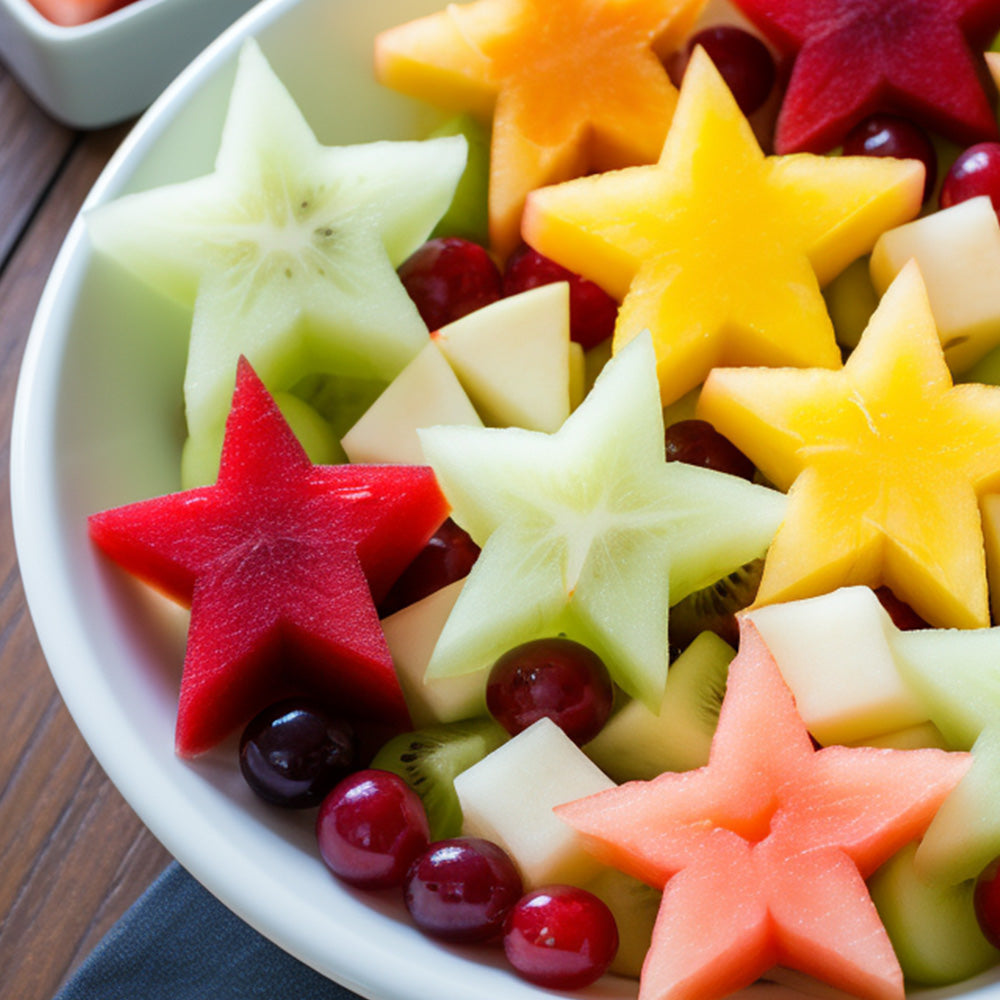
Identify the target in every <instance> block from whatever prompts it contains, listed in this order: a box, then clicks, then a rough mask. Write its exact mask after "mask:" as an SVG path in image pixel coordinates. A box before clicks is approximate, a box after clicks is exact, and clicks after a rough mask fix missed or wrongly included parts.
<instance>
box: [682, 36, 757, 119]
mask: <svg viewBox="0 0 1000 1000" xmlns="http://www.w3.org/2000/svg"><path fill="white" fill-rule="evenodd" d="M698 45H700V46H701V47H702V48H703V49H704V50H705V51H706V52H707V53H708V56H709V58H710V59H711V60H712V62H713V63H715V68H716V69H717V70H718V71H719V73H720V74H721V76H722V79H723V80H725V81H726V86H727V87H729V89H730V90H731V91H732V94H733V97H734V98H735V100H736V103H737V104H738V105H739V107H740V111H742V112H743V114H745V115H750V114H753V113H754V112H755V111H756V110H757V109H758V108H760V107H761V106H762V105H763V104H764V102H765V101H766V100H767V99H768V97H769V96H770V94H771V90H772V88H773V87H774V77H775V68H774V58H773V57H772V56H771V52H770V50H769V49H768V47H767V46H766V45H765V44H764V43H763V42H762V41H761V40H760V39H759V38H758V37H757V36H756V35H751V34H750V32H749V31H744V30H743V29H742V28H737V27H736V26H735V25H732V24H720V25H717V26H716V27H712V28H705V29H704V30H702V31H699V32H698V33H697V34H696V35H693V36H692V37H691V40H690V41H689V42H688V52H689V53H690V52H693V51H694V50H695V47H696V46H698Z"/></svg>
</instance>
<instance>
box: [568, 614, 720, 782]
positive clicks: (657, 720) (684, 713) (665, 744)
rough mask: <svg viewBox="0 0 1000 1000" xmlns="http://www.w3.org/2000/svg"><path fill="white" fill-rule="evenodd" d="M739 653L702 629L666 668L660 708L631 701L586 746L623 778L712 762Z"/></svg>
mask: <svg viewBox="0 0 1000 1000" xmlns="http://www.w3.org/2000/svg"><path fill="white" fill-rule="evenodd" d="M735 655H736V654H735V651H734V650H733V649H732V647H731V646H730V645H729V644H728V643H726V642H724V641H723V640H722V639H720V638H719V637H718V636H717V635H716V634H715V633H714V632H702V633H701V635H699V636H698V637H697V638H696V639H695V640H694V642H692V643H691V645H690V646H688V648H687V649H685V650H684V652H683V653H681V655H680V656H679V657H678V658H677V659H676V660H675V661H674V663H672V664H671V666H670V669H669V670H668V671H667V684H666V687H665V688H664V692H663V703H662V704H661V706H660V711H659V714H654V713H653V712H651V711H650V710H649V709H648V708H647V707H646V706H645V705H644V704H643V703H642V702H641V701H630V702H628V703H627V704H626V705H624V706H623V707H622V708H621V709H619V710H618V711H617V712H615V714H614V715H613V716H612V717H611V718H610V719H609V720H608V721H607V722H606V723H605V725H604V728H603V729H602V730H601V731H600V732H599V733H598V734H597V736H596V737H595V738H594V739H592V740H591V741H590V742H589V743H588V744H587V745H586V746H585V747H584V751H585V752H586V754H587V756H588V757H590V759H591V760H592V761H594V763H595V764H597V765H598V767H600V768H601V770H602V771H604V772H605V773H606V774H608V775H609V776H610V777H612V778H614V780H615V781H618V782H622V781H633V780H635V779H641V780H643V781H649V780H651V779H652V778H655V777H656V776H657V775H659V774H662V773H663V772H664V771H688V770H690V769H691V768H694V767H701V766H702V765H703V764H707V763H708V751H709V748H710V747H711V745H712V735H713V734H714V733H715V725H716V722H717V721H718V719H719V708H720V706H721V705H722V697H723V695H724V694H725V690H726V671H727V669H728V667H729V661H730V660H732V658H733V657H734V656H735Z"/></svg>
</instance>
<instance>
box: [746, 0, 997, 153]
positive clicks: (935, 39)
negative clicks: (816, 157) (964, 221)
mask: <svg viewBox="0 0 1000 1000" xmlns="http://www.w3.org/2000/svg"><path fill="white" fill-rule="evenodd" d="M736 2H737V4H738V6H739V7H740V9H741V10H742V11H743V13H744V14H746V15H747V17H749V18H750V20H751V21H753V23H754V24H755V25H756V26H757V27H758V28H759V29H760V30H761V31H762V32H763V33H764V34H765V35H766V36H767V38H769V39H770V40H771V41H772V42H773V43H774V45H775V46H776V47H777V48H778V49H779V50H780V51H781V52H783V53H785V54H786V55H794V57H795V62H794V65H793V66H792V73H791V78H790V79H789V81H788V89H787V92H786V94H785V98H784V101H783V102H782V105H781V112H780V114H779V116H778V125H777V131H776V135H775V148H776V149H777V151H778V152H779V153H791V152H798V151H801V150H808V151H811V152H817V153H821V152H826V151H827V150H830V149H833V148H834V147H835V146H837V145H839V144H840V142H841V140H842V139H843V138H844V136H845V135H846V134H847V133H848V132H849V131H850V130H851V128H852V127H853V126H854V125H856V124H858V122H860V121H861V120H862V119H864V118H867V117H868V116H869V115H871V114H874V113H876V112H889V113H895V114H899V115H902V116H903V117H906V118H912V119H913V120H914V121H916V122H919V123H920V124H923V125H925V126H926V127H927V128H929V129H931V130H933V131H935V132H941V133H942V134H943V135H945V136H947V137H948V138H949V139H952V140H953V141H954V142H957V143H961V144H963V145H971V144H972V143H975V142H980V141H983V140H987V139H996V138H998V132H997V123H996V119H995V117H994V114H993V109H992V107H991V105H990V99H989V98H988V96H987V93H986V91H985V90H984V87H983V77H984V76H985V69H984V67H983V64H982V55H981V53H982V52H983V50H984V49H986V48H988V47H989V44H990V41H991V40H992V39H993V36H994V35H995V34H996V33H997V30H998V29H1000V8H998V7H997V5H996V4H995V3H993V2H992V0H946V2H942V0H847V2H845V0H800V2H796V3H789V2H787V0H736Z"/></svg>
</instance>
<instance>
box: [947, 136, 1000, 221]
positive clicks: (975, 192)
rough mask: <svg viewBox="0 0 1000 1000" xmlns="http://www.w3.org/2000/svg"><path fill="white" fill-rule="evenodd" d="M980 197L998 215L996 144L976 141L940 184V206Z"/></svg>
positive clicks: (999, 175)
mask: <svg viewBox="0 0 1000 1000" xmlns="http://www.w3.org/2000/svg"><path fill="white" fill-rule="evenodd" d="M983 194H985V195H989V197H990V201H992V202H993V210H994V211H995V212H997V214H998V215H1000V142H980V143H978V144H977V145H975V146H970V147H969V148H968V149H967V150H965V152H964V153H961V154H960V155H959V157H958V159H957V160H955V162H954V163H953V164H952V165H951V170H949V171H948V173H947V175H946V176H945V179H944V184H942V185H941V195H940V204H941V207H942V208H950V207H951V206H952V205H957V204H958V203H959V202H960V201H968V200H969V199H970V198H976V197H978V196H979V195H983Z"/></svg>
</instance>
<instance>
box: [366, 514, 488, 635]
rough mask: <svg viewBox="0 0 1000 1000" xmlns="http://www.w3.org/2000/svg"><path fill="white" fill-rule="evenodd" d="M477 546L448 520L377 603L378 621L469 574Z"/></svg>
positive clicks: (476, 553)
mask: <svg viewBox="0 0 1000 1000" xmlns="http://www.w3.org/2000/svg"><path fill="white" fill-rule="evenodd" d="M478 555H479V546H478V545H476V543H475V542H474V541H473V540H472V539H471V538H470V537H469V535H468V533H467V532H465V531H463V530H462V529H461V528H460V527H459V526H458V525H457V524H455V522H454V521H453V520H452V519H451V518H450V517H449V518H448V519H447V520H446V521H445V522H444V523H443V524H442V525H441V527H440V528H438V530H437V531H436V532H435V533H434V534H433V535H432V536H431V540H430V541H429V542H428V543H427V544H426V545H425V546H424V548H423V549H421V551H420V552H419V553H418V554H417V558H416V559H414V560H413V562H411V563H410V565H409V566H407V567H406V569H405V570H403V575H402V576H400V578H399V579H398V580H397V581H396V582H395V583H394V584H393V585H392V588H391V589H390V591H389V593H388V594H386V596H385V598H384V599H383V600H382V601H381V602H380V603H379V608H378V613H379V617H380V618H385V616H386V615H391V614H392V613H393V612H394V611H399V610H400V609H401V608H405V607H409V605H411V604H414V603H416V602H417V601H419V600H420V599H421V598H423V597H427V596H428V595H429V594H433V593H434V592H435V591H436V590H440V589H441V588H442V587H447V586H448V584H449V583H454V582H455V581H456V580H461V579H462V578H463V577H466V576H468V575H469V570H471V569H472V564H473V563H474V562H475V561H476V557H477V556H478Z"/></svg>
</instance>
